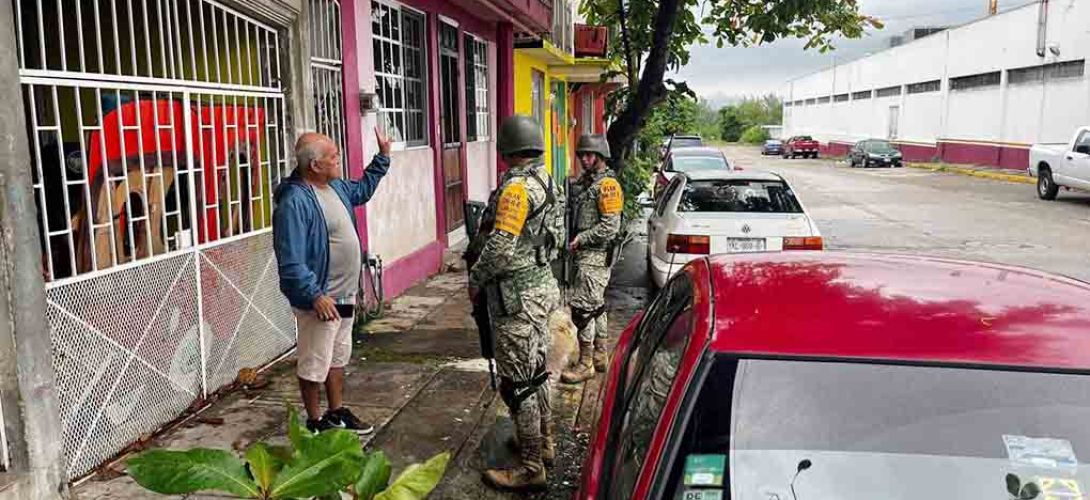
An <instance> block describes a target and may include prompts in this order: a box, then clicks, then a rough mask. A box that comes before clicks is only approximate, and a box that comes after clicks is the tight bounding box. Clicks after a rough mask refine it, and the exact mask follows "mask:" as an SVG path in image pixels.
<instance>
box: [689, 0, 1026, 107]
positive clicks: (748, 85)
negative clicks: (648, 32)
mask: <svg viewBox="0 0 1090 500" xmlns="http://www.w3.org/2000/svg"><path fill="white" fill-rule="evenodd" d="M859 3H860V6H861V9H862V11H863V12H864V13H866V14H868V15H873V16H876V17H878V18H879V19H881V20H882V21H883V22H884V23H885V29H883V30H869V31H868V32H867V33H866V34H865V35H864V36H863V37H862V38H860V39H857V40H846V39H840V40H837V41H836V42H835V46H836V50H834V51H830V52H828V53H825V54H821V53H818V52H817V51H813V50H811V51H806V50H803V46H804V42H803V41H802V40H794V39H790V40H778V41H776V42H773V43H771V44H768V45H763V46H759V47H751V48H740V47H724V48H722V49H720V48H717V47H716V46H715V44H714V43H712V44H709V45H702V46H695V47H693V48H692V49H691V51H690V55H691V58H690V60H689V65H688V66H686V67H684V68H682V69H681V70H680V71H678V72H677V74H675V75H671V76H668V77H669V78H674V79H680V80H684V81H686V82H688V83H689V86H690V87H691V88H692V89H693V90H695V91H696V92H697V93H698V94H700V95H701V96H702V97H704V98H705V99H708V101H710V102H711V103H712V104H722V103H726V102H728V101H730V100H732V99H733V98H736V97H738V96H743V95H757V94H767V93H769V92H773V93H780V92H782V90H783V88H784V87H785V85H784V84H785V82H786V81H787V80H789V79H791V78H794V77H798V76H802V75H805V74H808V73H812V72H815V71H819V70H821V69H823V68H826V67H829V66H832V65H833V64H834V62H835V61H839V62H844V61H849V60H853V59H857V58H859V57H863V56H865V55H867V54H868V53H872V52H877V51H880V50H883V49H885V48H886V47H889V38H890V37H891V36H894V35H899V34H901V33H903V32H904V31H905V30H908V29H910V28H912V27H917V26H935V25H939V26H956V25H959V24H963V23H966V22H969V21H972V20H973V19H976V18H979V17H981V16H983V15H985V14H986V12H985V11H986V3H985V2H984V1H982V0H913V1H912V2H905V1H903V0H860V2H859ZM1025 3H1027V0H1000V4H999V5H1000V8H1001V9H1008V8H1012V7H1018V6H1021V5H1024V4H1025Z"/></svg>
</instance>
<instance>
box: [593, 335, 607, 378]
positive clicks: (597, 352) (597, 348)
mask: <svg viewBox="0 0 1090 500" xmlns="http://www.w3.org/2000/svg"><path fill="white" fill-rule="evenodd" d="M608 369H609V342H607V341H606V339H605V338H602V337H596V338H595V339H594V370H595V371H597V372H598V373H605V371H606V370H608Z"/></svg>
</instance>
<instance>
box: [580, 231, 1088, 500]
mask: <svg viewBox="0 0 1090 500" xmlns="http://www.w3.org/2000/svg"><path fill="white" fill-rule="evenodd" d="M614 352H615V355H614V356H613V359H612V361H611V363H610V367H609V370H608V373H607V375H606V379H605V381H604V383H603V387H602V389H601V393H600V394H601V410H600V413H599V417H598V421H597V424H596V428H595V430H594V431H593V433H592V435H591V440H590V445H589V449H588V453H587V457H586V459H585V462H584V467H583V471H582V479H581V482H580V486H579V490H578V491H577V493H576V496H575V498H577V499H579V500H590V499H613V498H625V499H628V498H631V499H635V500H645V499H676V498H685V499H690V498H724V499H727V498H730V499H774V498H775V499H781V500H787V499H792V498H798V499H803V500H807V499H810V500H812V499H828V498H836V499H846V500H862V499H867V500H870V499H875V498H882V499H892V500H909V499H919V498H930V497H933V496H935V495H936V491H938V490H936V488H939V490H941V491H947V492H948V494H941V495H939V496H940V497H943V498H971V499H974V500H975V499H981V500H990V499H994V498H1018V497H1021V498H1029V497H1030V495H1029V494H1028V493H1031V492H1032V490H1033V489H1036V490H1038V495H1036V498H1068V497H1070V498H1076V497H1078V496H1080V495H1084V494H1085V493H1078V492H1076V493H1073V494H1070V495H1065V494H1064V493H1067V492H1069V491H1070V490H1072V489H1076V490H1077V488H1080V487H1081V486H1079V485H1080V484H1082V485H1085V484H1086V483H1087V481H1088V479H1090V477H1088V472H1087V466H1086V462H1085V461H1083V460H1086V459H1085V457H1083V455H1085V453H1080V452H1079V450H1087V449H1090V426H1087V425H1086V424H1085V422H1087V419H1090V375H1087V373H1090V285H1087V284H1086V283H1082V282H1078V281H1075V280H1070V279H1067V278H1063V277H1059V276H1054V275H1049V274H1045V273H1041V272H1036V271H1030V270H1026V269H1020V268H1015V267H1008V266H1001V265H994V264H977V263H971V262H961V261H950V260H940V259H931V258H922V257H919V256H896V255H876V254H851V253H841V252H784V253H778V254H751V255H743V256H715V257H709V258H704V259H698V260H696V261H693V262H691V263H690V264H689V265H688V266H687V267H686V268H684V269H683V270H682V272H680V273H679V274H678V275H677V276H676V277H674V279H673V280H671V281H670V282H669V283H667V285H666V286H665V287H664V288H663V289H662V291H661V292H660V293H659V294H658V295H657V297H656V298H655V299H654V300H653V301H652V302H651V303H650V305H649V306H648V308H647V310H646V312H642V313H639V314H637V315H636V316H635V318H634V319H633V320H632V321H631V323H630V324H629V325H628V327H627V328H626V329H625V330H624V331H623V333H622V334H621V335H620V337H619V339H618V343H617V347H616V350H615V351H614ZM1076 454H1078V455H1076ZM1076 456H1077V457H1078V458H1076ZM1056 476H1059V477H1062V478H1066V479H1062V480H1061V479H1056V480H1052V479H1050V478H1052V477H1056ZM1029 483H1034V487H1033V488H1030V487H1029V486H1028V485H1029ZM1012 485H1013V486H1012ZM1011 489H1013V490H1014V491H1015V492H1016V493H1017V492H1026V493H1027V494H1025V495H1020V496H1019V495H1016V496H1011V495H1010V494H1009V493H1008V491H1010V490H1011Z"/></svg>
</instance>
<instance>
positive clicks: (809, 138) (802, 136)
mask: <svg viewBox="0 0 1090 500" xmlns="http://www.w3.org/2000/svg"><path fill="white" fill-rule="evenodd" d="M795 140H796V141H812V140H814V138H813V137H810V136H808V135H800V136H798V137H796V138H795Z"/></svg>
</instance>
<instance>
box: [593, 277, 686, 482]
mask: <svg viewBox="0 0 1090 500" xmlns="http://www.w3.org/2000/svg"><path fill="white" fill-rule="evenodd" d="M667 287H668V288H667V289H665V290H663V293H662V294H660V295H659V297H658V299H656V304H652V308H651V309H649V310H648V316H645V317H644V322H643V323H641V325H640V330H639V331H638V332H637V338H636V339H635V341H634V342H636V343H635V344H634V348H633V350H632V354H631V355H630V357H629V359H628V362H627V363H626V365H627V366H626V375H627V376H626V380H625V382H624V384H623V385H622V387H621V388H619V390H620V392H621V394H622V395H623V396H624V397H623V399H622V400H621V401H622V404H621V405H619V406H618V407H617V412H618V413H617V415H618V418H617V420H615V421H616V422H618V423H619V427H618V428H617V429H616V433H615V434H614V436H615V438H614V439H613V440H612V443H611V446H610V447H611V448H612V449H613V450H616V451H615V455H614V456H613V464H612V467H610V469H609V470H610V480H609V482H608V483H607V485H606V491H607V492H608V497H609V498H619V499H620V498H629V497H631V495H632V488H633V487H634V486H635V485H636V479H637V478H638V474H639V472H640V468H641V467H642V466H643V462H644V458H645V457H646V455H647V449H648V446H649V445H650V443H651V438H652V435H653V433H654V431H655V425H656V424H657V423H658V421H659V417H660V413H661V412H662V407H663V405H664V404H665V403H666V397H667V395H668V393H669V391H670V387H671V385H672V384H673V381H674V376H675V375H677V371H678V365H679V363H680V362H681V357H682V354H683V353H684V352H685V347H686V346H687V344H688V340H689V337H690V336H691V334H692V329H693V309H692V297H693V294H692V282H691V280H690V279H689V277H688V274H686V273H681V274H679V275H678V277H677V278H675V279H674V280H672V281H671V282H670V283H669V284H668V285H667Z"/></svg>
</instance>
